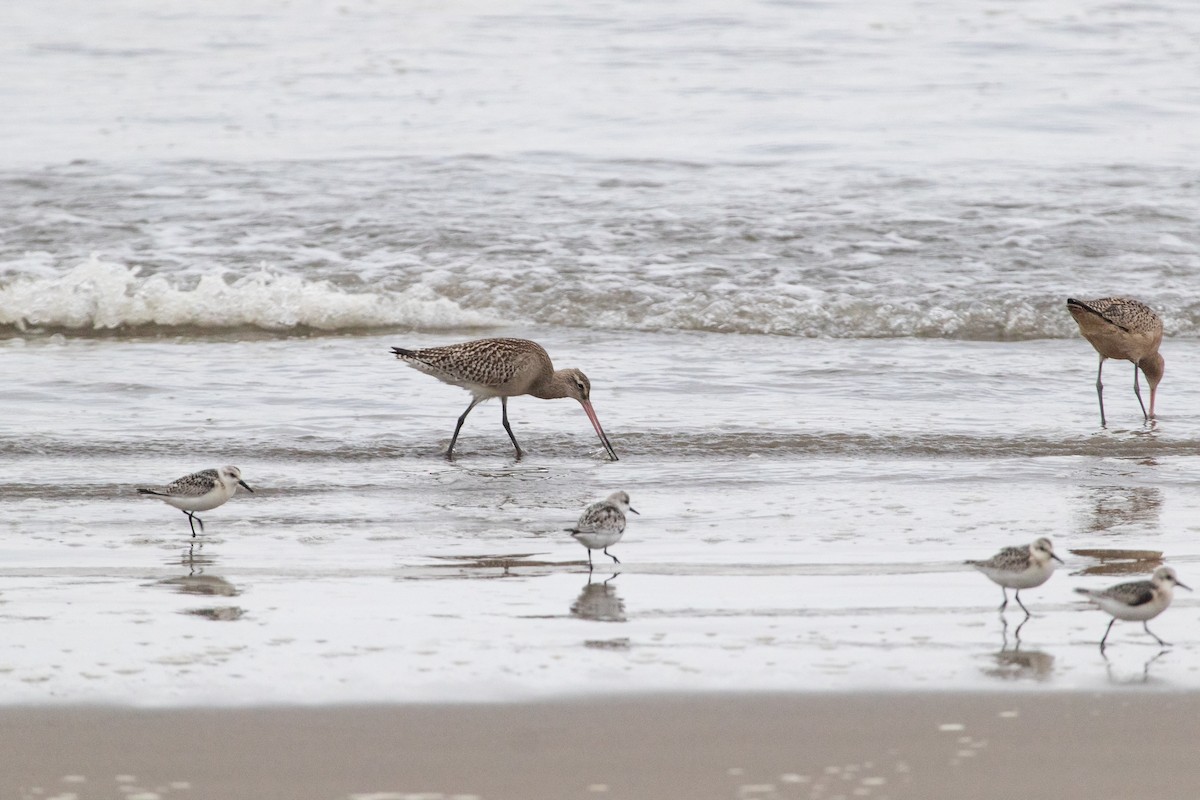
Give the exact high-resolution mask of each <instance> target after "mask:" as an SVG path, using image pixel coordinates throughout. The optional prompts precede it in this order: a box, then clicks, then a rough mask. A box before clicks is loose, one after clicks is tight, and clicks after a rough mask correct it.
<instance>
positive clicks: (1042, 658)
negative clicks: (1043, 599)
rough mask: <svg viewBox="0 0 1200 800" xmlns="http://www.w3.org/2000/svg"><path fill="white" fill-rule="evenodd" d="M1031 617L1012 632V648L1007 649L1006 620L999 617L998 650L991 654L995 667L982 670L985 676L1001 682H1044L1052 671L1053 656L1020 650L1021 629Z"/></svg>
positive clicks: (1025, 619)
mask: <svg viewBox="0 0 1200 800" xmlns="http://www.w3.org/2000/svg"><path fill="white" fill-rule="evenodd" d="M1030 619H1032V617H1029V616H1026V617H1025V618H1024V619H1023V620H1021V624H1020V625H1018V626H1017V628H1016V630H1015V631H1013V636H1012V647H1011V649H1010V647H1009V636H1008V620H1006V619H1005V618H1004V616H1003V615H1001V617H1000V623H1001V625H1002V628H1001V636H1002V640H1001V643H1000V650H999V651H998V652H996V653H992V654H991V659H992V661H993V662H994V664H995V666H992V667H987V668H985V669H984V670H983V673H984V674H985V675H989V676H991V677H993V678H1001V679H1003V680H1036V681H1044V680H1046V679H1047V678H1049V677H1050V675H1051V673H1052V672H1053V671H1054V656H1052V655H1050V654H1049V653H1043V652H1042V651H1040V650H1022V649H1021V629H1022V628H1024V627H1025V626H1026V625H1027V624H1028V623H1029V620H1030Z"/></svg>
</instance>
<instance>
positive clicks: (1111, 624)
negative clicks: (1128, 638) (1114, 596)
mask: <svg viewBox="0 0 1200 800" xmlns="http://www.w3.org/2000/svg"><path fill="white" fill-rule="evenodd" d="M1116 621H1117V618H1116V617H1113V618H1112V619H1110V620H1109V621H1108V627H1107V628H1105V629H1104V638H1103V639H1101V640H1100V652H1101V653H1103V652H1104V643H1105V642H1107V641H1108V634H1109V633H1111V632H1112V626H1113V623H1114V622H1116Z"/></svg>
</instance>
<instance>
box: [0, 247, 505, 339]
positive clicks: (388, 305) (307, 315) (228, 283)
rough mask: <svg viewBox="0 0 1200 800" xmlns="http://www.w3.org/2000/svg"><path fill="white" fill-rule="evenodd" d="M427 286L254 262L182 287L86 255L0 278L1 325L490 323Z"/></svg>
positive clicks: (332, 326)
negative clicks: (313, 276) (334, 278)
mask: <svg viewBox="0 0 1200 800" xmlns="http://www.w3.org/2000/svg"><path fill="white" fill-rule="evenodd" d="M495 323H496V321H495V320H494V319H493V318H491V317H489V316H488V315H486V314H484V313H481V312H478V311H472V310H468V309H464V308H462V307H460V306H459V305H458V304H456V303H455V302H454V301H452V300H449V299H447V298H445V297H440V296H438V295H437V294H435V293H434V292H433V290H431V289H429V288H427V287H423V286H415V287H413V288H411V289H408V290H405V291H400V292H390V293H373V292H349V291H345V290H343V289H341V288H339V287H337V286H334V285H333V284H331V283H330V282H329V281H324V280H317V281H310V280H305V279H304V278H302V277H300V276H298V275H294V274H288V275H283V274H276V273H272V272H270V271H269V270H266V269H262V270H259V271H258V272H254V273H251V274H249V275H246V276H243V277H238V278H233V277H230V276H227V275H226V274H223V273H220V272H216V273H211V274H206V275H203V276H201V277H200V278H199V280H198V281H196V282H195V283H194V285H190V286H184V285H180V284H179V283H178V282H176V281H174V280H172V279H171V278H168V277H166V276H164V275H161V274H155V275H150V276H146V277H143V276H141V275H140V274H139V270H138V269H136V268H130V267H126V266H124V265H122V264H118V263H114V262H111V261H105V260H103V259H101V258H99V257H96V256H93V257H91V258H89V259H87V260H85V261H83V262H81V263H79V264H77V265H76V266H75V267H73V268H71V269H69V270H67V271H65V272H64V273H62V274H61V275H59V276H56V277H16V278H13V279H11V280H10V281H8V282H7V283H4V284H0V325H2V326H14V327H16V328H18V329H20V330H26V329H29V328H63V329H72V330H82V329H92V330H117V329H123V328H137V327H146V326H158V327H195V328H208V329H227V328H242V327H255V328H262V329H265V330H287V329H291V328H301V327H307V328H315V329H317V330H324V331H333V330H344V329H355V328H377V327H394V326H411V327H417V328H428V329H437V328H458V327H475V326H486V325H493V324H495Z"/></svg>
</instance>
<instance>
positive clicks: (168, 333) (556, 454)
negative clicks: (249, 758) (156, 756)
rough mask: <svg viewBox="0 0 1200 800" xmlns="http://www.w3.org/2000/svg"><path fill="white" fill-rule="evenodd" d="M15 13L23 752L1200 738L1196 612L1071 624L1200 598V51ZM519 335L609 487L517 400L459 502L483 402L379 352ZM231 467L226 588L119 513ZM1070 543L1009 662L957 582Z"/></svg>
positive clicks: (542, 13) (1113, 21)
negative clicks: (351, 726) (1146, 415)
mask: <svg viewBox="0 0 1200 800" xmlns="http://www.w3.org/2000/svg"><path fill="white" fill-rule="evenodd" d="M2 13H3V14H4V15H5V17H6V19H4V20H3V24H0V31H4V33H3V34H0V35H3V36H5V37H7V39H8V45H9V46H7V47H3V48H0V75H4V76H6V77H5V79H4V80H3V81H0V102H2V103H3V104H4V106H5V107H6V108H7V109H9V113H6V114H5V115H4V117H3V119H0V381H2V383H0V407H2V408H3V413H2V414H0V632H2V634H3V640H4V642H5V644H4V645H0V687H3V694H4V697H5V698H6V700H7V701H8V702H49V701H62V700H111V701H118V702H137V703H149V704H182V703H194V702H227V703H250V702H261V701H271V702H327V701H341V700H366V701H371V700H399V699H416V700H455V699H463V698H472V699H473V698H487V699H510V698H516V697H525V696H532V695H544V694H548V693H549V694H563V693H567V694H570V693H577V692H588V691H607V690H631V691H646V690H657V689H708V688H712V689H729V688H731V687H739V688H745V689H755V688H762V689H768V688H769V689H797V690H820V689H827V688H839V689H845V688H850V689H854V688H905V687H920V688H929V687H930V686H939V687H949V688H975V687H983V686H997V685H1005V684H1012V683H1020V684H1022V685H1025V684H1036V685H1039V686H1045V687H1048V688H1053V689H1072V688H1080V687H1086V688H1098V687H1103V686H1108V685H1111V684H1113V683H1141V682H1148V683H1150V684H1151V685H1157V686H1162V687H1169V688H1193V689H1194V688H1197V687H1198V686H1200V676H1198V674H1197V666H1196V664H1197V660H1196V655H1197V653H1198V652H1200V641H1198V640H1197V626H1196V609H1197V608H1198V607H1200V603H1197V601H1196V600H1195V599H1193V598H1192V597H1190V596H1189V595H1187V594H1186V593H1183V592H1181V593H1180V595H1181V596H1180V597H1178V598H1177V601H1176V603H1175V605H1174V606H1173V607H1172V608H1171V609H1170V610H1168V611H1167V612H1166V613H1165V614H1164V615H1163V617H1161V618H1160V619H1159V620H1158V621H1156V622H1155V623H1154V626H1153V627H1154V628H1155V630H1156V631H1158V632H1159V634H1160V635H1162V636H1163V637H1164V638H1165V639H1167V640H1169V641H1173V642H1176V643H1177V646H1176V647H1175V648H1174V649H1172V650H1170V651H1169V652H1167V653H1166V654H1164V655H1161V656H1160V655H1159V652H1158V649H1157V648H1152V647H1149V646H1148V645H1147V642H1149V641H1150V640H1149V639H1148V638H1147V637H1145V636H1144V634H1141V633H1140V628H1139V627H1138V626H1137V625H1135V624H1132V623H1127V624H1126V625H1125V626H1121V625H1120V624H1118V627H1117V628H1116V633H1115V634H1114V637H1115V639H1116V645H1117V646H1115V647H1113V648H1110V650H1109V658H1110V660H1108V661H1105V660H1103V659H1101V657H1100V655H1099V654H1098V652H1097V650H1096V648H1095V642H1096V641H1098V639H1099V636H1100V635H1101V634H1102V633H1103V626H1104V625H1105V624H1106V623H1107V618H1106V617H1105V616H1104V615H1102V614H1101V613H1099V612H1095V611H1089V610H1087V609H1086V607H1085V606H1084V604H1082V603H1080V602H1077V601H1076V599H1075V598H1076V597H1077V596H1076V595H1074V594H1073V593H1072V592H1071V588H1072V587H1074V586H1085V585H1086V586H1097V585H1104V584H1105V583H1108V582H1115V581H1117V580H1120V579H1122V577H1123V575H1133V574H1144V573H1146V572H1148V571H1149V570H1150V568H1151V567H1152V566H1153V563H1154V562H1153V560H1141V561H1137V560H1132V561H1131V560H1125V561H1120V562H1113V561H1108V562H1106V563H1102V561H1101V559H1099V558H1097V556H1096V553H1095V552H1094V551H1097V550H1125V549H1133V550H1144V551H1152V552H1156V553H1157V552H1161V553H1163V554H1165V558H1166V560H1167V561H1168V562H1169V563H1171V564H1173V565H1175V566H1176V567H1177V568H1178V569H1179V572H1180V574H1181V577H1182V579H1183V580H1184V581H1185V582H1191V583H1200V566H1197V562H1198V561H1200V548H1198V547H1197V545H1196V544H1195V542H1196V536H1195V533H1196V531H1197V527H1198V523H1196V521H1195V520H1196V519H1197V518H1198V517H1197V513H1196V512H1197V506H1198V505H1200V498H1198V497H1197V494H1196V491H1195V486H1196V481H1195V471H1196V470H1195V468H1196V459H1195V453H1196V452H1197V448H1198V447H1200V418H1198V417H1197V416H1196V414H1195V408H1194V404H1192V403H1191V402H1190V401H1189V398H1191V397H1194V396H1196V392H1197V391H1200V374H1197V370H1196V369H1195V367H1194V366H1193V365H1194V364H1195V363H1196V358H1195V356H1196V354H1197V353H1196V351H1197V340H1198V336H1197V332H1198V330H1200V288H1198V287H1200V284H1198V283H1197V282H1196V280H1195V278H1194V276H1195V275H1196V270H1197V268H1198V267H1200V238H1198V237H1197V234H1196V230H1197V223H1198V222H1200V209H1198V206H1197V185H1198V184H1197V177H1198V176H1197V172H1196V169H1195V166H1194V160H1193V159H1192V150H1194V141H1195V132H1196V131H1197V130H1200V125H1198V124H1197V123H1198V122H1200V101H1198V100H1197V98H1200V91H1197V90H1198V89H1200V87H1198V86H1197V83H1198V82H1200V77H1197V76H1200V48H1198V47H1197V44H1198V42H1200V24H1198V23H1200V11H1198V10H1197V9H1196V7H1194V6H1193V5H1192V4H1188V3H1182V2H1177V3H1163V4H1149V5H1138V6H1128V5H1101V4H1097V5H1094V6H1089V7H1086V8H1080V7H1079V6H1078V5H1076V4H1070V5H1068V4H1053V3H1051V4H1038V5H1037V6H1036V7H1035V6H1032V5H1031V6H1022V5H1013V4H991V5H988V4H985V5H983V6H979V7H974V8H970V9H967V8H963V7H960V6H958V5H957V4H938V3H911V4H892V3H865V4H864V3H858V4H852V5H851V4H840V3H754V4H733V3H706V4H699V5H697V4H695V3H690V4H686V5H684V4H672V3H627V2H614V3H608V4H599V5H596V4H592V5H589V6H588V7H587V9H586V12H585V11H581V10H580V9H579V8H578V7H576V6H574V5H572V4H559V3H553V2H547V3H538V4H534V3H530V4H520V3H518V4H515V5H514V4H508V5H506V7H505V10H504V11H502V12H497V10H496V9H495V8H494V7H493V6H492V5H491V4H472V3H451V4H428V5H424V6H422V5H414V4H408V5H405V6H404V7H403V8H401V7H399V6H393V5H391V4H383V3H380V4H372V3H357V2H347V3H342V4H340V5H338V6H326V5H323V4H317V3H304V2H300V3H292V4H290V5H287V6H278V7H276V6H261V7H260V6H250V7H247V6H246V4H244V3H240V4H232V3H229V4H226V3H209V4H205V5H204V6H202V7H197V8H189V9H179V8H171V9H147V8H146V7H145V6H144V5H143V4H138V3H127V4H124V5H122V4H120V3H112V4H106V5H105V6H104V8H103V9H101V8H100V7H96V6H94V5H92V4H84V3H72V2H61V3H50V4H38V5H28V6H20V7H11V8H6V9H5V10H4V11H3V12H2ZM1112 292H1119V293H1124V294H1130V295H1133V296H1136V297H1139V298H1140V299H1143V300H1145V301H1147V302H1150V303H1151V304H1152V305H1154V306H1155V307H1156V308H1159V309H1160V310H1161V312H1162V314H1163V317H1164V320H1165V322H1166V326H1167V331H1168V338H1167V340H1166V342H1165V343H1164V346H1163V350H1164V354H1165V356H1166V359H1167V372H1166V378H1165V380H1164V382H1163V385H1162V387H1161V393H1160V398H1159V410H1160V418H1159V420H1158V421H1157V422H1156V423H1155V424H1151V425H1146V424H1143V423H1142V420H1141V413H1140V411H1139V409H1138V407H1137V402H1136V400H1135V399H1134V398H1133V397H1132V392H1131V391H1130V389H1131V387H1130V386H1129V381H1130V378H1131V377H1132V376H1131V375H1130V374H1129V373H1130V372H1131V368H1130V366H1129V365H1128V364H1127V363H1110V364H1109V366H1108V367H1107V369H1106V376H1107V399H1108V411H1109V419H1110V427H1109V428H1108V429H1107V430H1104V429H1101V428H1100V427H1099V426H1098V413H1097V409H1096V401H1095V392H1094V388H1093V383H1094V380H1095V355H1094V353H1093V351H1092V350H1091V348H1090V347H1089V346H1088V345H1087V344H1086V343H1085V342H1084V341H1082V339H1080V338H1079V337H1078V335H1077V333H1076V332H1075V330H1074V324H1073V323H1072V321H1071V319H1070V317H1069V315H1068V314H1067V313H1066V311H1065V308H1064V305H1063V301H1064V300H1065V298H1066V297H1067V296H1084V297H1090V296H1099V295H1103V294H1108V293H1112ZM484 335H514V336H523V337H528V338H533V339H536V340H538V341H540V342H541V343H542V344H544V345H545V346H546V348H547V349H548V350H549V352H550V353H551V355H552V356H554V358H555V361H556V364H557V366H560V367H567V366H575V367H579V368H581V369H583V370H584V371H585V372H586V373H587V374H588V375H589V376H590V378H591V380H592V384H593V401H594V403H595V406H596V410H597V412H598V414H599V417H600V420H601V422H602V423H603V424H604V426H605V428H606V430H607V431H608V433H609V435H610V436H611V438H612V440H613V443H614V445H615V447H616V449H617V452H618V453H619V454H620V455H621V461H619V462H616V463H608V462H605V461H604V460H603V458H602V450H601V449H600V445H599V442H598V441H597V440H596V438H595V436H594V434H593V433H592V431H591V428H590V426H589V425H588V423H587V420H586V418H585V417H584V415H583V413H582V411H580V409H579V408H578V407H576V404H574V403H573V402H571V401H556V402H544V401H538V400H534V399H531V398H523V399H518V400H514V401H513V403H511V404H510V406H511V408H510V411H511V416H512V419H513V423H514V427H515V430H516V433H517V435H518V437H520V439H521V441H522V444H523V445H524V446H525V448H526V450H527V451H528V452H529V456H528V457H527V458H526V459H524V460H522V461H521V462H514V461H513V460H512V458H511V449H510V448H509V446H508V443H507V437H505V435H504V432H503V429H502V428H501V427H500V424H499V419H498V416H499V411H498V408H496V407H495V404H488V405H485V406H482V407H480V408H479V409H477V410H476V411H475V412H474V414H473V415H472V417H471V418H470V421H469V422H468V424H467V426H466V428H465V429H464V433H463V438H462V439H461V440H460V443H459V448H460V454H461V458H460V459H459V460H458V461H457V462H455V463H447V462H446V461H445V460H444V459H442V458H441V457H440V456H439V452H440V451H441V450H442V449H444V447H445V445H446V443H447V442H448V439H449V435H450V433H451V431H452V429H453V424H454V419H455V417H456V416H457V415H458V414H459V413H461V411H462V409H463V408H464V407H465V405H466V403H467V400H468V398H467V396H466V395H465V393H463V392H462V391H461V390H458V389H455V388H453V387H447V386H444V385H441V384H438V383H437V382H436V381H434V380H433V379H431V378H429V377H427V376H423V375H420V374H418V373H416V372H415V371H412V370H409V369H407V368H406V367H404V366H403V365H402V364H399V363H398V362H396V361H395V360H394V359H392V358H391V357H390V355H389V354H388V348H389V347H390V346H393V345H404V346H422V345H430V344H443V343H447V342H452V341H458V340H463V339H467V338H472V337H475V336H484ZM224 463H233V464H237V465H238V466H240V467H241V468H242V470H243V473H244V476H245V478H246V480H247V481H248V482H249V483H250V485H251V486H253V487H255V489H256V492H255V494H253V495H245V494H239V495H238V496H237V497H236V498H234V499H233V500H232V501H231V502H230V503H229V504H227V505H226V506H223V507H221V508H219V509H216V510H214V511H211V512H207V513H206V514H203V515H202V516H203V517H204V519H205V520H206V523H207V526H208V530H207V533H206V534H205V535H204V536H203V537H201V538H200V539H198V540H197V541H196V543H194V544H193V543H192V542H191V540H190V538H189V536H188V526H187V521H186V519H185V518H184V516H183V515H182V514H180V513H179V512H178V511H175V510H174V509H171V508H169V507H166V506H164V505H162V504H160V503H157V502H155V501H153V500H148V499H146V498H140V497H138V496H136V495H135V494H134V493H133V491H132V488H133V487H134V486H136V485H139V484H147V483H161V482H164V481H166V480H170V479H172V478H174V477H177V476H179V475H182V474H184V473H186V472H190V471H192V470H195V469H200V468H205V467H210V466H216V465H219V464H224ZM618 488H623V489H626V490H627V491H629V492H630V494H631V495H632V497H633V500H634V506H635V507H636V508H638V509H639V511H641V512H642V515H641V516H640V517H635V518H633V520H632V521H631V523H630V527H629V530H628V532H627V538H626V539H625V540H624V541H622V542H621V543H620V544H618V545H617V546H616V547H614V548H613V551H614V552H615V553H616V554H617V555H618V556H619V557H620V558H621V559H622V561H623V564H622V565H621V569H620V573H621V574H619V575H618V577H616V578H615V579H613V580H611V581H609V582H608V583H603V581H604V580H605V579H607V578H608V577H609V575H611V574H612V573H610V572H603V573H601V571H600V570H597V572H596V573H595V575H594V576H593V577H592V582H591V583H590V584H589V583H588V575H587V572H586V568H585V565H584V564H583V562H582V561H581V559H582V558H583V557H584V553H583V551H582V549H581V548H579V547H578V545H576V544H575V543H574V542H573V541H572V540H571V539H570V538H569V537H567V536H566V535H565V534H564V533H563V532H562V528H564V527H566V526H568V525H570V524H572V523H573V522H574V520H575V518H576V517H577V515H578V512H579V510H580V509H581V508H582V507H583V506H584V505H585V504H586V503H587V502H590V501H591V500H594V499H597V498H599V497H602V496H604V495H606V494H608V493H609V492H611V491H613V490H615V489H618ZM1040 535H1049V536H1051V537H1053V538H1054V540H1055V542H1056V543H1057V546H1058V549H1059V550H1060V552H1062V553H1064V554H1066V556H1067V560H1068V568H1067V569H1064V570H1062V572H1061V573H1060V574H1058V575H1056V576H1055V577H1054V578H1053V579H1052V580H1051V582H1050V583H1048V584H1047V585H1046V586H1044V587H1041V588H1040V589H1035V590H1029V591H1028V592H1027V593H1026V595H1024V599H1025V601H1026V604H1027V605H1030V607H1031V608H1033V609H1034V611H1035V612H1036V613H1037V614H1038V616H1037V617H1035V618H1034V619H1032V620H1031V621H1030V622H1029V623H1028V624H1027V625H1026V626H1024V627H1023V628H1022V629H1021V641H1020V643H1019V646H1018V643H1017V642H1016V640H1015V627H1016V623H1017V622H1018V621H1019V617H1010V619H1011V620H1012V624H1011V625H1010V627H1009V628H1008V630H1007V631H1004V630H1003V629H1002V627H1001V624H1000V622H999V620H998V618H997V616H996V614H995V606H996V605H997V604H998V602H999V591H998V590H997V589H996V587H994V586H993V585H992V584H990V583H988V582H987V581H986V580H985V579H984V578H982V577H981V576H979V575H977V574H975V573H974V572H973V571H969V570H968V569H966V568H965V567H963V566H962V564H961V562H962V560H963V559H966V558H981V557H986V556H987V555H990V554H991V553H992V552H993V551H994V550H995V549H997V548H998V547H1000V546H1003V545H1008V544H1015V543H1022V542H1028V541H1030V540H1032V539H1033V538H1035V537H1037V536H1040ZM1073 550H1078V551H1086V552H1084V553H1077V554H1072V553H1071V551H1073ZM599 558H601V559H602V558H603V556H600V557H599Z"/></svg>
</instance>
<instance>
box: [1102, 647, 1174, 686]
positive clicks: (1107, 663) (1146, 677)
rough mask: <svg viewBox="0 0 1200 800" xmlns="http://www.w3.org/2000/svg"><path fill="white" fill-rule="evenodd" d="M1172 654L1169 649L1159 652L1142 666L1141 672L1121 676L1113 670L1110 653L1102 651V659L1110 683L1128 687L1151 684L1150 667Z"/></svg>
mask: <svg viewBox="0 0 1200 800" xmlns="http://www.w3.org/2000/svg"><path fill="white" fill-rule="evenodd" d="M1168 652H1170V651H1169V650H1168V649H1167V648H1165V647H1164V648H1163V649H1162V650H1159V651H1158V652H1157V653H1155V654H1154V655H1152V656H1150V658H1148V659H1147V660H1146V662H1145V663H1144V664H1142V669H1141V672H1137V673H1132V674H1129V675H1119V674H1117V672H1116V671H1115V670H1114V669H1113V662H1112V659H1110V658H1109V657H1108V653H1106V652H1104V651H1103V650H1101V651H1100V655H1101V657H1102V658H1103V659H1104V671H1105V673H1106V674H1107V675H1108V682H1109V683H1112V684H1116V685H1118V686H1128V685H1133V684H1139V683H1149V682H1150V665H1151V664H1153V663H1154V662H1155V661H1158V660H1159V659H1160V658H1162V657H1163V656H1165V655H1166V654H1167V653H1168Z"/></svg>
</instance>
